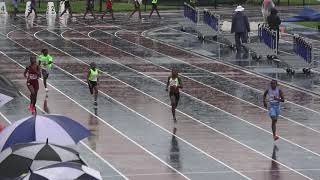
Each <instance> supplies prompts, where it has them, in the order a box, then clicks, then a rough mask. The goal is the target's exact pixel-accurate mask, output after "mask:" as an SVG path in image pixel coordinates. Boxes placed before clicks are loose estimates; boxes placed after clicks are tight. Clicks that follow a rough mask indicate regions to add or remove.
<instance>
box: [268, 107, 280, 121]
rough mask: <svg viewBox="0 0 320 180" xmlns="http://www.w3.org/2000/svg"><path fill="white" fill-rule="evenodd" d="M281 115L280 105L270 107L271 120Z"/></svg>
mask: <svg viewBox="0 0 320 180" xmlns="http://www.w3.org/2000/svg"><path fill="white" fill-rule="evenodd" d="M279 115H280V105H272V104H271V105H270V109H269V116H270V117H271V118H277V117H278V116H279Z"/></svg>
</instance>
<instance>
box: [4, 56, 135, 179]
mask: <svg viewBox="0 0 320 180" xmlns="http://www.w3.org/2000/svg"><path fill="white" fill-rule="evenodd" d="M0 53H1V54H3V55H4V56H6V57H7V58H8V59H10V60H11V61H13V62H14V63H16V64H17V65H19V66H20V67H21V68H23V69H24V68H25V67H24V66H23V65H21V64H19V63H18V62H17V61H15V60H14V59H12V58H11V57H9V56H7V55H6V54H5V53H3V52H2V51H0ZM47 84H48V85H49V86H51V87H52V88H53V89H55V90H57V91H58V92H60V93H61V94H63V95H64V96H66V97H67V98H68V99H70V100H71V101H73V102H75V103H76V101H74V100H73V99H71V98H70V97H68V96H67V95H66V94H64V93H62V92H61V91H59V90H58V89H56V88H55V87H54V86H53V85H51V84H50V83H47ZM19 92H20V94H21V95H22V96H23V97H24V98H26V99H27V100H29V98H28V97H27V96H26V95H25V94H24V93H22V92H21V91H19ZM78 105H79V104H78ZM36 106H37V107H38V109H40V110H41V111H42V112H43V113H46V112H45V111H44V110H43V109H42V108H41V107H40V106H38V105H36ZM79 106H80V107H82V108H83V109H85V108H84V107H83V106H81V105H79ZM85 110H87V109H85ZM87 111H88V112H89V113H90V114H92V115H94V116H96V115H95V114H93V113H91V112H90V111H89V110H87ZM0 114H1V116H2V117H4V118H5V119H6V121H7V122H8V123H9V124H11V121H10V120H9V119H7V118H6V117H5V116H4V115H3V114H2V113H1V112H0ZM96 117H97V116H96ZM80 143H81V144H82V145H83V146H85V147H86V148H87V149H88V150H89V151H90V152H92V153H93V154H94V155H95V156H97V157H98V158H99V159H100V160H102V161H103V162H104V163H105V164H107V165H108V166H110V167H111V168H112V169H113V170H114V171H116V172H117V173H118V174H119V175H120V176H122V177H123V178H124V179H126V180H129V179H128V178H127V177H126V176H125V175H124V174H122V173H121V172H120V171H119V170H118V169H116V168H115V167H114V166H113V165H111V164H110V163H109V162H108V161H107V160H105V159H104V158H102V157H101V156H100V155H99V154H98V153H96V152H95V151H94V150H93V149H91V148H90V147H89V146H88V145H87V144H85V143H84V142H83V141H80Z"/></svg>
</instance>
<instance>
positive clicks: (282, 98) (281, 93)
mask: <svg viewBox="0 0 320 180" xmlns="http://www.w3.org/2000/svg"><path fill="white" fill-rule="evenodd" d="M279 96H280V98H277V100H278V101H280V102H284V94H283V92H282V91H281V89H279Z"/></svg>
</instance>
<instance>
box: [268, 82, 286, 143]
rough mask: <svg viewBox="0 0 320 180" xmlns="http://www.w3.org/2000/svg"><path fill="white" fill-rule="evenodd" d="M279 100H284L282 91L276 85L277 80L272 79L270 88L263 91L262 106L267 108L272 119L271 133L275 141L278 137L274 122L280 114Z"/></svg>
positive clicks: (275, 122)
mask: <svg viewBox="0 0 320 180" xmlns="http://www.w3.org/2000/svg"><path fill="white" fill-rule="evenodd" d="M280 102H284V95H283V92H282V91H281V89H280V88H279V87H278V83H277V81H276V80H272V81H271V86H270V88H269V89H267V90H266V91H265V92H264V95H263V104H264V107H265V108H267V109H268V110H269V116H270V118H271V120H272V125H271V128H272V134H273V139H274V140H275V141H276V140H277V139H279V137H278V135H277V133H276V124H277V121H278V116H279V115H280Z"/></svg>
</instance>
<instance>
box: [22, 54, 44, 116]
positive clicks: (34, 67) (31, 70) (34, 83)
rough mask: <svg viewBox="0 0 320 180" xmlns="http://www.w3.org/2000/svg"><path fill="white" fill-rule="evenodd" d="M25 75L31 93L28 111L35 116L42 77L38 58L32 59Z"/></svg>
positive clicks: (33, 57) (32, 57)
mask: <svg viewBox="0 0 320 180" xmlns="http://www.w3.org/2000/svg"><path fill="white" fill-rule="evenodd" d="M23 75H24V77H25V78H27V87H28V89H29V91H30V93H31V95H30V104H29V106H28V109H29V111H31V112H32V114H34V113H36V103H37V96H38V90H39V82H38V79H39V78H40V77H41V73H40V66H39V65H38V64H37V59H36V56H31V57H30V65H29V66H28V67H27V68H26V70H25V71H24V73H23Z"/></svg>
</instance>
